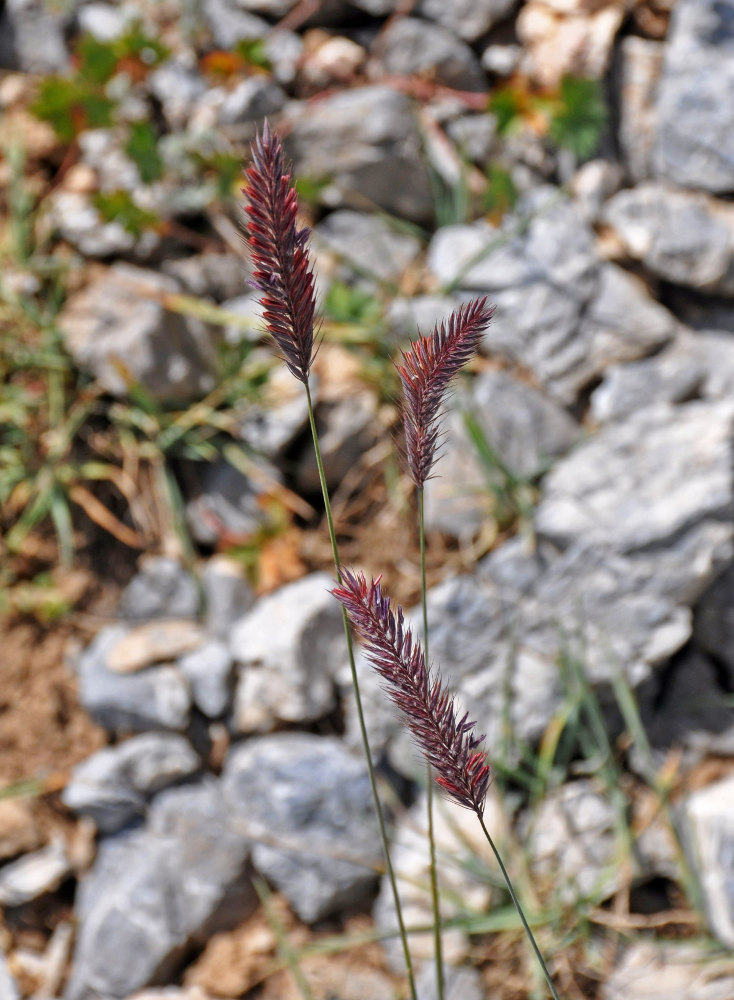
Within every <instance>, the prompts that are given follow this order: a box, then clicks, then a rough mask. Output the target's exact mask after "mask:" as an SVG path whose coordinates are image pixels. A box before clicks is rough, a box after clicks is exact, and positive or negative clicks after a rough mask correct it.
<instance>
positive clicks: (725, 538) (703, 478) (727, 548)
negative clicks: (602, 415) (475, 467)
mask: <svg viewBox="0 0 734 1000" xmlns="http://www.w3.org/2000/svg"><path fill="white" fill-rule="evenodd" d="M733 430H734V404H732V403H731V402H729V401H726V402H721V403H708V402H693V403H687V404H685V405H684V406H680V407H677V408H676V409H673V408H672V407H670V406H666V405H663V404H660V405H658V406H651V407H648V408H647V409H644V410H642V411H640V412H638V413H637V414H635V415H634V416H633V417H630V419H628V420H626V421H625V422H624V423H619V424H613V425H609V426H607V427H605V428H603V429H602V430H601V431H599V432H598V433H597V434H596V435H594V437H592V438H590V439H589V440H588V441H586V442H584V443H583V444H582V445H580V446H579V447H578V448H576V450H575V451H574V452H572V453H571V454H570V455H569V456H567V457H566V458H564V459H562V460H561V461H560V462H559V463H558V464H557V465H556V466H555V468H554V469H553V470H552V471H551V472H550V473H549V475H548V477H547V478H546V480H545V483H544V495H543V498H542V499H541V502H540V504H539V506H538V509H537V513H536V528H537V531H538V533H539V534H540V535H541V536H542V537H545V538H547V539H549V540H550V541H552V542H553V543H554V544H556V545H559V546H561V547H564V548H565V547H568V546H569V545H571V544H574V543H576V544H578V543H580V542H583V543H585V544H588V545H593V544H596V545H598V546H600V547H602V548H609V549H611V550H612V551H615V552H619V553H622V554H625V555H628V556H630V557H631V558H633V559H635V558H639V559H640V560H641V561H642V562H643V563H647V564H648V565H650V566H652V565H654V564H655V563H657V564H658V565H659V568H660V570H661V572H662V569H663V566H664V567H665V574H664V586H665V590H666V592H667V593H669V594H670V595H671V596H675V597H676V598H677V599H678V600H685V601H687V602H689V603H693V602H695V600H696V599H697V598H698V597H699V596H700V595H701V593H702V592H703V591H704V590H705V588H706V587H707V586H708V584H709V583H710V582H711V581H712V580H713V579H714V578H715V576H716V575H717V573H718V572H720V571H721V569H722V568H723V567H724V566H725V565H727V564H728V562H729V561H730V560H731V555H732V526H731V519H732V510H733V505H734V496H732V475H731V470H732V462H733V459H734V456H733V454H732V440H731V439H732V431H733ZM692 469H695V470H696V471H695V476H694V475H692V474H691V470H692ZM697 546H698V548H696V547H697ZM693 553H695V558H693V561H690V560H691V556H692V555H693ZM662 586H663V583H662V581H661V587H662Z"/></svg>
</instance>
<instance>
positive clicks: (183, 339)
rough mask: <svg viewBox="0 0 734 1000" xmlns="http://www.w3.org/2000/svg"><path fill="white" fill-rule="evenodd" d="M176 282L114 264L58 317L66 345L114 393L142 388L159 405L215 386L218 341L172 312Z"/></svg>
mask: <svg viewBox="0 0 734 1000" xmlns="http://www.w3.org/2000/svg"><path fill="white" fill-rule="evenodd" d="M176 291H178V286H177V285H176V283H175V282H173V281H172V280H171V279H170V278H165V277H163V276H162V275H159V274H157V273H156V272H153V271H146V270H143V269H141V268H134V267H131V266H129V265H127V264H115V265H114V266H113V267H111V268H110V269H109V271H108V272H107V273H106V274H104V275H102V276H101V277H99V278H97V279H96V280H94V281H93V282H92V283H91V284H90V285H88V286H87V287H86V288H85V289H83V290H82V291H81V292H77V293H76V295H73V296H72V297H71V298H70V299H69V301H68V302H67V304H66V306H65V307H64V310H63V312H62V314H61V316H60V317H59V327H60V329H61V331H62V334H63V336H64V342H65V344H66V347H67V348H68V350H69V351H70V352H71V354H72V355H73V357H74V359H75V360H76V362H77V364H79V365H80V366H81V367H82V368H83V369H84V370H86V371H90V372H91V373H92V374H93V375H94V376H95V377H96V378H97V379H99V381H100V382H101V384H102V385H103V386H104V388H105V389H107V390H108V391H109V392H111V393H112V394H113V395H116V396H124V395H125V394H126V393H127V391H128V386H129V384H130V383H131V382H132V383H136V382H137V383H139V384H140V385H141V386H142V387H143V388H144V389H145V390H146V391H147V392H149V393H151V395H153V396H154V397H155V398H156V399H157V400H159V401H161V402H163V401H171V400H179V401H180V400H187V399H193V398H196V397H197V396H201V395H204V393H205V392H207V391H208V390H209V389H211V388H212V386H213V385H214V375H213V372H214V367H213V366H214V357H213V354H212V351H213V344H212V342H211V341H210V339H209V338H208V337H207V335H206V333H205V329H204V328H203V326H202V325H201V324H199V323H198V321H195V322H193V323H192V321H190V320H189V319H187V318H185V317H183V316H179V315H177V314H176V313H172V312H168V311H167V310H166V309H165V307H164V306H163V304H162V302H161V301H160V297H161V296H165V295H166V294H168V293H171V292H176Z"/></svg>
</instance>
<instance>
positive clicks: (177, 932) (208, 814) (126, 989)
mask: <svg viewBox="0 0 734 1000" xmlns="http://www.w3.org/2000/svg"><path fill="white" fill-rule="evenodd" d="M248 858H249V847H248V843H247V840H246V839H245V837H244V836H243V835H242V833H241V832H240V831H239V830H238V829H237V826H236V824H235V823H234V822H233V819H232V811H231V809H230V808H229V807H228V806H227V805H225V803H224V800H223V799H222V795H221V792H220V789H219V785H218V784H217V783H216V782H214V781H212V780H211V779H208V780H205V781H202V782H201V783H200V784H197V785H190V786H184V787H182V788H175V789H168V790H167V791H164V792H162V793H160V795H158V796H157V797H156V798H155V799H154V801H153V804H152V806H151V809H150V812H149V815H148V821H147V824H146V826H145V827H144V828H138V829H134V830H129V831H123V832H122V833H119V834H117V835H115V836H112V837H106V838H103V839H102V840H101V842H100V845H99V849H98V852H97V859H96V861H95V864H94V867H93V869H92V871H91V872H90V874H89V875H88V876H87V877H86V878H85V879H83V881H82V882H81V884H80V887H79V892H78V895H77V905H76V916H77V920H78V925H79V926H78V932H77V945H76V951H75V954H74V964H73V967H72V973H71V978H70V980H69V983H68V985H67V988H66V991H65V994H64V996H65V998H66V1000H93V998H96V997H99V996H104V997H110V998H118V997H119V998H123V997H127V996H129V994H131V993H132V992H133V991H135V990H138V989H141V988H142V987H144V986H147V985H148V984H152V983H155V982H166V981H167V980H168V981H170V979H171V978H173V977H174V976H175V975H176V972H177V970H178V968H179V967H180V965H181V963H182V961H183V959H184V958H185V956H186V953H187V951H188V950H189V949H190V948H192V947H196V946H197V945H198V946H201V945H203V944H204V942H205V941H206V940H207V939H208V938H209V937H210V936H211V935H212V934H214V933H216V932H217V931H221V930H226V929H228V928H230V927H232V926H234V925H236V924H237V923H238V922H240V921H241V920H243V919H244V918H245V917H246V916H248V915H249V914H250V913H251V912H252V911H253V909H254V908H255V905H256V896H255V893H254V890H253V887H252V884H251V882H250V879H249V877H248Z"/></svg>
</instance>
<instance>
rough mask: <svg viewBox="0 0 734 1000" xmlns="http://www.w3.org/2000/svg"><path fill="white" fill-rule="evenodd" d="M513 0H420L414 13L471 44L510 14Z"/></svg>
mask: <svg viewBox="0 0 734 1000" xmlns="http://www.w3.org/2000/svg"><path fill="white" fill-rule="evenodd" d="M515 6H516V0H454V2H453V3H450V4H447V3H442V2H441V0H420V2H419V4H418V8H417V12H418V13H420V14H421V16H422V17H426V18H428V20H430V21H436V22H437V23H438V24H442V25H443V26H444V28H448V29H449V31H453V33H454V34H455V35H458V36H459V38H463V39H465V41H467V42H474V41H476V40H477V39H478V38H480V37H481V36H482V35H485V34H486V33H487V32H488V31H489V29H490V28H491V27H492V26H493V25H494V24H497V23H498V22H499V21H502V20H504V19H505V18H507V17H509V16H510V14H512V12H513V10H514V9H515Z"/></svg>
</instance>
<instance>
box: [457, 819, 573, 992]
mask: <svg viewBox="0 0 734 1000" xmlns="http://www.w3.org/2000/svg"><path fill="white" fill-rule="evenodd" d="M477 818H478V820H479V825H480V826H481V828H482V832H483V833H484V836H485V837H486V838H487V843H488V844H489V846H490V847H491V848H492V853H493V854H494V856H495V858H496V859H497V864H498V865H499V866H500V871H501V872H502V877H503V878H504V880H505V884H506V885H507V889H508V891H509V893H510V898H511V899H512V902H513V903H514V905H515V909H516V910H517V915H518V916H519V917H520V921H521V923H522V926H523V928H524V930H525V933H526V935H527V938H528V941H529V942H530V945H531V947H532V949H533V951H534V952H535V957H536V958H537V959H538V962H539V963H540V967H541V969H542V970H543V975H544V976H545V981H546V982H547V983H548V988H549V989H550V991H551V996H552V997H553V1000H560V998H559V996H558V993H557V992H556V988H555V986H554V985H553V980H552V979H551V974H550V972H548V967H547V965H546V964H545V959H544V958H543V955H542V954H541V951H540V948H539V947H538V943H537V941H536V940H535V936H534V934H533V932H532V931H531V930H530V924H529V923H528V922H527V920H526V919H525V914H524V913H523V909H522V906H520V900H519V899H518V898H517V896H516V895H515V890H514V889H513V887H512V882H511V881H510V876H509V875H508V874H507V869H506V868H505V866H504V864H503V862H502V858H501V857H500V852H499V851H498V850H497V848H496V846H495V843H494V841H493V840H492V838H491V836H490V834H489V830H488V829H487V827H486V826H485V825H484V817H483V816H480V815H479V814H477Z"/></svg>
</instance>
